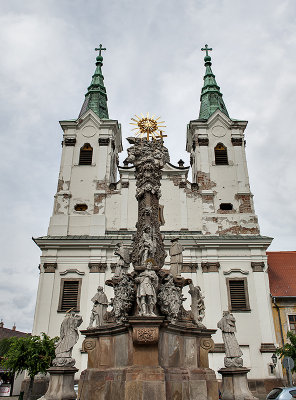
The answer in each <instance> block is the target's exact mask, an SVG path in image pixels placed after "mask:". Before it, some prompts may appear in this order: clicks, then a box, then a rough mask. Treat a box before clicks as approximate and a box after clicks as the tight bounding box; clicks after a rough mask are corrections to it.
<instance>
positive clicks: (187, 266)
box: [181, 262, 198, 272]
mask: <svg viewBox="0 0 296 400" xmlns="http://www.w3.org/2000/svg"><path fill="white" fill-rule="evenodd" d="M197 269H198V264H197V263H184V262H183V265H182V269H181V272H196V271H197Z"/></svg>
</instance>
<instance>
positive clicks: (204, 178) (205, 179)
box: [196, 171, 216, 190]
mask: <svg viewBox="0 0 296 400" xmlns="http://www.w3.org/2000/svg"><path fill="white" fill-rule="evenodd" d="M196 176H197V183H198V185H199V188H200V190H210V189H212V188H213V187H215V186H216V183H215V182H213V181H211V180H210V174H206V173H205V172H202V171H198V172H197V174H196Z"/></svg>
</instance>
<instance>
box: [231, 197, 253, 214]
mask: <svg viewBox="0 0 296 400" xmlns="http://www.w3.org/2000/svg"><path fill="white" fill-rule="evenodd" d="M235 198H236V199H237V200H238V201H239V203H240V205H239V212H240V213H252V212H253V210H252V204H251V195H250V194H236V195H235Z"/></svg>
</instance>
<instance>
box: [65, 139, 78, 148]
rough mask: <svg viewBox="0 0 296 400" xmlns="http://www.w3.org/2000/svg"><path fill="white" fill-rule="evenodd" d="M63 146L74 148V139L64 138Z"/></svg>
mask: <svg viewBox="0 0 296 400" xmlns="http://www.w3.org/2000/svg"><path fill="white" fill-rule="evenodd" d="M64 144H65V146H75V144H76V139H75V138H65V139H64Z"/></svg>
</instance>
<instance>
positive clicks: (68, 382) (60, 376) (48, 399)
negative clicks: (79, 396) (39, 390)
mask: <svg viewBox="0 0 296 400" xmlns="http://www.w3.org/2000/svg"><path fill="white" fill-rule="evenodd" d="M77 371H78V369H77V368H75V367H50V368H49V369H48V370H47V372H48V373H49V374H50V378H49V385H48V389H47V392H46V393H45V395H44V396H42V397H41V398H40V399H39V400H75V399H76V393H75V391H74V375H75V373H76V372H77Z"/></svg>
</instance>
